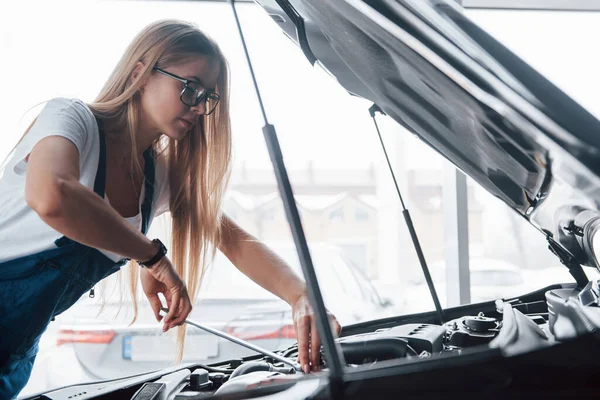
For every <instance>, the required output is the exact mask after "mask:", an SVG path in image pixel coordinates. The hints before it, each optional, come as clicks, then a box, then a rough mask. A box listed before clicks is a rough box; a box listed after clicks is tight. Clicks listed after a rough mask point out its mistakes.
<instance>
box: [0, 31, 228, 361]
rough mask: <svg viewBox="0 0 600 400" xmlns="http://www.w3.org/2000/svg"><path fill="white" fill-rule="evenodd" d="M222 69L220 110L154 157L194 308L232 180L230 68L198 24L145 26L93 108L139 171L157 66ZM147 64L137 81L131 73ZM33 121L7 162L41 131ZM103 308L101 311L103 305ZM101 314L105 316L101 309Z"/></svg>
mask: <svg viewBox="0 0 600 400" xmlns="http://www.w3.org/2000/svg"><path fill="white" fill-rule="evenodd" d="M199 55H200V56H207V57H209V58H211V59H212V60H215V61H217V62H218V65H219V68H220V74H219V77H218V79H217V84H216V88H215V90H216V91H217V92H218V93H219V95H220V100H219V103H218V105H217V108H216V109H215V110H214V111H213V112H212V113H211V114H210V115H209V116H206V117H205V118H203V119H200V121H199V123H198V124H196V126H195V127H194V128H193V131H191V132H189V133H188V134H187V135H186V136H185V137H184V138H183V139H181V140H179V141H175V140H172V139H170V138H169V137H167V136H165V135H163V136H161V137H159V138H158V139H157V140H156V141H155V142H154V143H153V144H152V147H153V150H154V154H155V157H164V158H165V160H166V165H167V168H168V179H169V187H170V200H169V211H170V213H171V217H172V220H171V241H170V242H171V249H170V250H171V254H172V256H171V257H170V258H171V260H172V262H173V264H174V266H175V268H176V269H177V273H178V274H179V276H181V278H182V279H183V280H184V281H185V283H186V285H187V288H188V292H189V294H190V297H191V299H192V304H194V302H195V299H196V297H197V294H198V290H199V289H200V286H201V283H202V278H203V277H204V273H205V271H206V266H207V265H208V264H209V262H211V261H212V260H213V259H214V256H215V254H216V249H217V247H218V246H219V244H220V239H221V217H222V214H221V203H222V199H223V196H224V193H225V190H226V188H227V185H228V183H229V177H230V174H231V125H230V120H229V66H228V64H227V60H226V59H225V57H224V56H223V53H222V52H221V50H220V48H219V46H218V45H217V44H216V43H215V42H214V41H213V40H212V39H211V38H209V37H208V36H207V35H206V34H204V33H203V32H202V31H201V30H200V29H199V28H198V27H197V26H196V25H194V24H192V23H189V22H185V21H180V20H161V21H156V22H154V23H152V24H150V25H148V26H146V27H145V28H144V29H143V30H142V31H141V32H140V33H138V35H137V36H136V37H135V38H134V40H133V41H132V42H131V43H130V45H129V46H128V47H127V49H126V50H125V53H124V54H123V56H122V57H121V60H120V61H119V63H118V64H117V66H116V67H115V69H114V70H113V72H112V74H111V75H110V77H109V78H108V80H107V82H106V83H105V85H104V87H103V88H102V90H101V91H100V94H98V96H97V97H96V99H95V100H94V102H93V103H91V104H88V106H89V107H90V109H91V110H92V112H93V113H94V114H95V115H96V116H97V117H99V118H102V119H111V121H112V122H113V123H115V126H114V128H115V130H116V131H118V132H125V133H126V134H128V135H129V139H130V142H131V146H132V148H131V157H132V164H133V166H134V167H135V168H136V169H137V170H138V172H141V166H140V165H141V164H140V162H139V159H138V155H137V152H136V151H134V149H135V148H136V138H135V132H136V129H137V126H138V123H139V116H140V97H139V89H140V87H141V85H142V83H143V82H144V80H145V78H147V77H148V76H149V75H150V74H151V73H152V68H153V67H155V66H156V67H159V68H168V67H169V66H171V65H174V64H176V63H178V62H184V61H186V59H188V58H190V57H194V56H199ZM138 62H141V63H142V64H143V68H142V70H141V71H140V72H141V73H140V76H139V78H138V79H135V80H134V79H132V73H133V70H134V68H135V67H136V65H137V64H138ZM36 120H37V118H35V119H34V120H33V121H32V122H31V123H30V125H29V126H28V127H27V129H26V130H25V132H24V134H23V136H22V137H21V138H20V139H19V141H18V142H17V144H16V145H15V147H14V148H13V149H12V151H11V152H10V153H9V155H8V156H7V157H6V159H5V160H4V162H3V163H2V165H1V166H0V175H1V172H2V170H3V169H4V167H6V161H7V160H8V159H9V158H10V157H11V155H12V153H13V152H14V150H15V149H16V147H17V146H18V145H19V143H21V141H22V140H23V138H24V137H25V135H27V132H29V130H30V129H31V127H32V126H33V125H34V124H35V122H36ZM138 276H139V266H138V265H137V263H135V262H130V263H129V283H130V285H129V286H130V291H131V299H132V300H133V320H132V323H133V322H135V320H136V319H137V313H138V305H137V289H138V284H139V279H138ZM102 308H103V306H102ZM102 308H101V309H102ZM185 327H186V326H185V325H182V326H181V327H179V328H178V331H177V343H178V353H177V360H178V361H181V359H182V357H183V345H184V342H185Z"/></svg>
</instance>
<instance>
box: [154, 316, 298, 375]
mask: <svg viewBox="0 0 600 400" xmlns="http://www.w3.org/2000/svg"><path fill="white" fill-rule="evenodd" d="M168 312H169V309H168V308H164V307H163V308H161V309H160V315H162V316H163V317H165V316H166V315H167V314H168ZM185 323H186V324H188V325H192V326H195V327H196V328H198V329H202V330H204V331H206V332H209V333H212V334H213V335H216V336H219V337H222V338H223V339H227V340H229V341H231V342H233V343H237V344H239V345H240V346H244V347H246V348H248V349H250V350H254V351H256V352H257V353H261V354H264V355H265V356H268V357H271V358H272V359H274V360H277V361H281V362H282V363H284V364H287V365H289V366H291V367H292V368H294V369H295V370H296V371H298V372H302V368H301V367H300V365H298V364H297V363H295V362H294V361H291V360H289V359H287V358H285V357H283V356H280V355H279V354H275V353H273V352H271V351H269V350H265V349H263V348H262V347H258V346H256V345H253V344H252V343H249V342H246V341H245V340H242V339H239V338H236V337H235V336H231V335H228V334H226V333H225V332H221V331H219V330H217V329H213V328H210V327H208V326H205V325H201V324H199V323H197V322H194V321H192V320H191V319H189V318H188V319H186V320H185Z"/></svg>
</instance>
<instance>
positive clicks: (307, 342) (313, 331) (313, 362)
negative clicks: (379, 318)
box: [292, 295, 342, 373]
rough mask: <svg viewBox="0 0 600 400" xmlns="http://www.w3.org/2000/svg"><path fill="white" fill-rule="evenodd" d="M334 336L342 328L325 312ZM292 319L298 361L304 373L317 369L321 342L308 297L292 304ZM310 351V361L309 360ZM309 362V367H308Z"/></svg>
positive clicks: (301, 297)
mask: <svg viewBox="0 0 600 400" xmlns="http://www.w3.org/2000/svg"><path fill="white" fill-rule="evenodd" d="M327 315H328V316H329V321H330V324H331V327H332V329H333V332H334V334H335V335H336V336H337V335H339V333H340V331H341V330H342V327H341V326H340V324H339V322H338V321H337V319H336V318H335V316H334V315H333V314H331V313H330V312H329V311H327ZM292 318H293V320H294V327H295V328H296V338H297V339H298V361H299V362H300V365H301V366H302V370H303V371H304V372H306V373H308V372H309V371H317V370H318V369H319V358H320V348H321V340H320V338H319V334H318V332H317V322H316V321H315V316H314V312H313V309H312V307H311V306H310V302H309V301H308V297H306V295H302V296H300V297H298V299H297V300H296V301H295V302H294V303H292ZM309 349H310V360H309ZM309 362H310V365H309Z"/></svg>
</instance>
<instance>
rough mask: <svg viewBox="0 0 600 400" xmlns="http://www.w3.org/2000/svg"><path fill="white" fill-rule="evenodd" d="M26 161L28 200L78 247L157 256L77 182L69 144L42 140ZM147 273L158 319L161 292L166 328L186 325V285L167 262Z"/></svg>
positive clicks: (145, 241) (76, 155)
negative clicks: (166, 308) (167, 311)
mask: <svg viewBox="0 0 600 400" xmlns="http://www.w3.org/2000/svg"><path fill="white" fill-rule="evenodd" d="M27 161H28V162H27V164H28V165H27V177H26V182H25V199H26V201H27V204H28V205H29V206H30V207H31V208H32V209H33V210H34V211H35V212H36V213H37V214H38V215H39V216H40V218H41V219H42V220H43V221H44V222H45V223H47V224H48V225H49V226H51V227H52V228H54V229H55V230H57V231H58V232H60V233H62V234H63V235H65V236H67V237H68V238H70V239H72V240H75V241H76V242H79V243H82V244H85V245H88V246H90V247H94V248H98V249H103V250H107V251H111V252H113V253H117V254H120V255H122V256H124V257H127V258H130V259H132V260H140V261H146V260H149V259H151V258H152V257H153V256H154V255H155V254H156V252H157V251H158V247H157V245H156V244H155V243H153V242H152V241H151V240H149V239H148V238H147V237H146V236H144V235H143V234H142V233H141V232H139V231H137V230H136V229H135V228H134V227H133V226H131V225H130V224H129V223H128V222H127V221H126V220H125V219H124V218H122V217H121V215H120V214H119V213H118V212H116V211H115V210H114V209H113V208H112V207H110V206H109V205H108V204H106V203H105V202H104V200H103V199H102V198H100V196H98V195H97V194H96V193H94V191H92V190H90V189H88V188H87V187H85V186H83V185H82V184H80V183H79V152H78V150H77V147H76V146H75V145H74V144H73V143H72V142H71V141H70V140H69V139H66V138H64V137H60V136H48V137H46V138H44V139H42V140H40V141H39V142H38V143H37V144H36V145H35V147H34V148H33V150H32V151H31V153H30V155H29V156H28V160H27ZM143 271H144V272H147V273H145V274H143V276H142V278H144V282H146V283H147V282H151V283H152V285H151V286H152V287H153V288H154V289H153V290H154V291H153V292H152V293H149V294H148V293H147V296H148V300H149V301H150V304H151V306H152V309H153V310H154V313H155V315H156V317H157V319H159V320H160V316H159V311H160V307H161V303H160V300H159V298H158V296H157V294H158V292H160V293H163V294H164V296H165V298H166V300H167V306H168V307H169V313H168V315H167V316H166V317H165V321H164V322H165V328H164V329H165V330H166V329H169V328H170V327H171V326H176V325H179V324H181V323H183V322H184V321H185V319H186V317H187V315H188V314H189V313H190V311H191V310H192V305H191V301H190V298H189V295H188V293H187V288H186V287H185V283H184V282H183V280H182V279H181V277H180V276H179V275H178V274H177V272H176V270H175V268H174V266H173V264H172V263H171V261H170V260H169V259H168V257H166V256H165V257H163V259H162V260H161V261H159V262H158V263H156V264H155V265H153V266H151V268H147V269H143ZM148 274H149V275H151V276H152V278H149V276H148ZM146 286H148V284H147V285H146Z"/></svg>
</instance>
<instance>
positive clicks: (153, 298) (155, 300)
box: [146, 293, 162, 322]
mask: <svg viewBox="0 0 600 400" xmlns="http://www.w3.org/2000/svg"><path fill="white" fill-rule="evenodd" d="M146 297H147V298H148V302H149V303H150V307H152V311H154V317H156V320H157V321H158V322H160V320H161V319H162V316H161V315H160V309H161V307H162V303H161V302H160V298H159V297H158V295H157V294H156V293H153V294H147V295H146Z"/></svg>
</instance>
